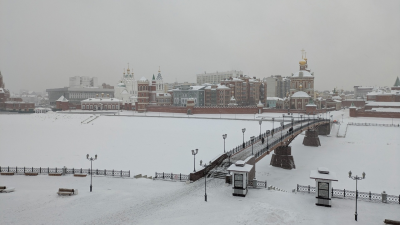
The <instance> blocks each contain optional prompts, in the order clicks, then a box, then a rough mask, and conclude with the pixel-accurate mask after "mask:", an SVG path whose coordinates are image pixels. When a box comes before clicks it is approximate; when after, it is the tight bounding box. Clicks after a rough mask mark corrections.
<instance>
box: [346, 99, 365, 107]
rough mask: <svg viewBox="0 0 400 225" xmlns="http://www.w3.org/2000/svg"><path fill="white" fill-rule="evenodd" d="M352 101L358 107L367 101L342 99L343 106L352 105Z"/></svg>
mask: <svg viewBox="0 0 400 225" xmlns="http://www.w3.org/2000/svg"><path fill="white" fill-rule="evenodd" d="M351 103H354V105H355V106H356V107H364V106H365V101H354V100H344V101H342V107H350V106H351Z"/></svg>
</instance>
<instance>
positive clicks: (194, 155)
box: [192, 148, 199, 172]
mask: <svg viewBox="0 0 400 225" xmlns="http://www.w3.org/2000/svg"><path fill="white" fill-rule="evenodd" d="M198 152H199V150H198V149H197V148H196V150H192V155H193V172H196V155H197V153H198Z"/></svg>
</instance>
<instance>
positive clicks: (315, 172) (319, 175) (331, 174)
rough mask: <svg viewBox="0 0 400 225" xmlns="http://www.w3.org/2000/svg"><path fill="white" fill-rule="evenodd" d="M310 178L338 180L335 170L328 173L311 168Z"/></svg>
mask: <svg viewBox="0 0 400 225" xmlns="http://www.w3.org/2000/svg"><path fill="white" fill-rule="evenodd" d="M310 178H311V179H321V180H331V181H338V179H337V177H336V173H335V172H329V173H328V174H326V173H319V172H318V170H311V172H310Z"/></svg>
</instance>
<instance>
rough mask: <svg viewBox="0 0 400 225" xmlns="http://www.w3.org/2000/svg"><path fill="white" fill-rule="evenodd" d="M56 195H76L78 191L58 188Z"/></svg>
mask: <svg viewBox="0 0 400 225" xmlns="http://www.w3.org/2000/svg"><path fill="white" fill-rule="evenodd" d="M57 194H58V195H69V196H71V195H77V194H78V189H67V188H60V189H58V192H57Z"/></svg>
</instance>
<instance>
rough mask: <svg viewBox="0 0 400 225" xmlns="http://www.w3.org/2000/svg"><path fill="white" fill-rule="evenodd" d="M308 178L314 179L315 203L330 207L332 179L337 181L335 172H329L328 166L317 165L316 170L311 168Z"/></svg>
mask: <svg viewBox="0 0 400 225" xmlns="http://www.w3.org/2000/svg"><path fill="white" fill-rule="evenodd" d="M310 178H311V179H315V194H316V200H317V201H316V203H315V204H316V205H318V206H325V207H331V205H332V203H331V201H332V200H331V199H332V181H338V179H337V178H336V173H334V172H329V170H328V168H325V167H318V170H311V173H310Z"/></svg>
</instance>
